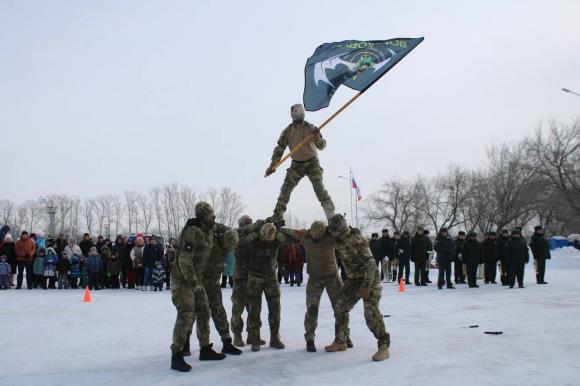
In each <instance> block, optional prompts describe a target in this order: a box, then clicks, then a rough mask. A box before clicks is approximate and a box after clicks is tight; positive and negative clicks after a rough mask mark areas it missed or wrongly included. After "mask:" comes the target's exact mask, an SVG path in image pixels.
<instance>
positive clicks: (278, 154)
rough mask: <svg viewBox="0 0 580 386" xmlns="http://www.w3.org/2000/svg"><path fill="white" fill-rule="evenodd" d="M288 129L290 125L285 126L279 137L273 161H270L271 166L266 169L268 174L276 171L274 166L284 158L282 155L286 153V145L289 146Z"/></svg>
mask: <svg viewBox="0 0 580 386" xmlns="http://www.w3.org/2000/svg"><path fill="white" fill-rule="evenodd" d="M288 131H289V127H287V128H285V129H284V131H282V134H280V138H278V144H277V146H276V147H275V148H274V152H273V153H272V162H270V166H268V169H266V175H267V176H269V175H270V174H272V173H274V172H275V170H273V169H272V168H273V167H274V165H276V164H277V163H278V162H279V161H280V160H281V159H282V156H283V155H284V150H286V147H287V146H288Z"/></svg>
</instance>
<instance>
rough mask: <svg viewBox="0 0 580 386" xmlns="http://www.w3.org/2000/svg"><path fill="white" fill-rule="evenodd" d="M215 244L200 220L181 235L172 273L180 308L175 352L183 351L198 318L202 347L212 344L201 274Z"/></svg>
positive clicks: (174, 296) (173, 297)
mask: <svg viewBox="0 0 580 386" xmlns="http://www.w3.org/2000/svg"><path fill="white" fill-rule="evenodd" d="M212 244H213V229H212V228H210V227H208V226H206V225H205V224H203V223H201V222H200V221H199V220H197V219H190V220H188V221H187V224H186V225H185V227H184V228H183V230H182V231H181V235H180V236H179V241H178V245H179V251H178V253H177V256H176V258H175V263H174V265H173V269H172V270H171V283H172V286H171V300H172V301H173V304H174V305H175V308H176V309H177V319H176V320H175V326H174V328H173V343H172V345H171V351H173V352H179V351H181V350H182V349H183V347H184V345H185V343H186V341H187V340H188V339H189V337H190V335H191V333H192V329H193V323H194V322H195V320H196V318H197V324H196V332H197V338H198V340H199V346H200V347H205V346H207V345H209V342H210V340H209V334H210V331H209V317H210V313H209V304H208V300H207V295H206V293H205V291H204V290H203V287H202V283H203V279H202V275H201V274H202V270H203V266H204V264H205V262H206V261H207V259H208V257H209V255H210V252H211V249H212Z"/></svg>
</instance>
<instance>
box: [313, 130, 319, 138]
mask: <svg viewBox="0 0 580 386" xmlns="http://www.w3.org/2000/svg"><path fill="white" fill-rule="evenodd" d="M312 137H313V139H314V141H318V140H319V139H320V129H314V130H312Z"/></svg>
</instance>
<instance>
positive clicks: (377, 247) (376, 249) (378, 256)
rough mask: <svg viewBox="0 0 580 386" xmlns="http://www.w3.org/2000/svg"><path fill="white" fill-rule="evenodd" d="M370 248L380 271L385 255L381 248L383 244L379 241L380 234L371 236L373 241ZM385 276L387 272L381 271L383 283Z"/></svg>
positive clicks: (370, 242)
mask: <svg viewBox="0 0 580 386" xmlns="http://www.w3.org/2000/svg"><path fill="white" fill-rule="evenodd" d="M369 248H370V249H371V253H372V254H373V257H374V258H375V263H376V264H377V269H378V270H379V271H380V270H381V266H382V262H383V258H384V255H383V251H382V247H381V242H380V241H379V234H378V233H373V234H372V235H371V239H370V241H369ZM384 275H385V271H381V281H382V280H383V277H384Z"/></svg>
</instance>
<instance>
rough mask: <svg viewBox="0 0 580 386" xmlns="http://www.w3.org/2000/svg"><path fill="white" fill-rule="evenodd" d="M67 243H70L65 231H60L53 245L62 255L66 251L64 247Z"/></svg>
mask: <svg viewBox="0 0 580 386" xmlns="http://www.w3.org/2000/svg"><path fill="white" fill-rule="evenodd" d="M67 245H68V242H67V241H66V238H65V236H64V233H59V234H58V239H56V241H55V242H54V245H53V247H54V250H55V251H56V254H57V255H58V256H62V253H63V252H64V249H65V248H66V246H67Z"/></svg>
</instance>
